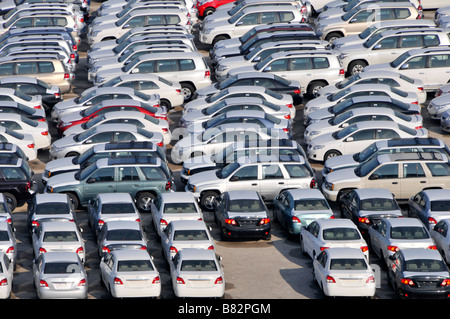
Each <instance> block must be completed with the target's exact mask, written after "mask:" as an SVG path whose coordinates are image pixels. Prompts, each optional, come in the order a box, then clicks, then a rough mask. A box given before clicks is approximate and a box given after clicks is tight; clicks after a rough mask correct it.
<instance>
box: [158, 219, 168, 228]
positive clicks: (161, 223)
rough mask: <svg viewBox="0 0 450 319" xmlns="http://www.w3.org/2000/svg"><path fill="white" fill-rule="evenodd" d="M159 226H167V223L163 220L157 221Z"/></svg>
mask: <svg viewBox="0 0 450 319" xmlns="http://www.w3.org/2000/svg"><path fill="white" fill-rule="evenodd" d="M159 224H160V225H161V226H167V221H166V220H165V219H162V218H161V219H160V220H159Z"/></svg>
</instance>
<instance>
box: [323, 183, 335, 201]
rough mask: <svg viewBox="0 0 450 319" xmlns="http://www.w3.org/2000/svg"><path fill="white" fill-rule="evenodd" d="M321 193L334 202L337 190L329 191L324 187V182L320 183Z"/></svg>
mask: <svg viewBox="0 0 450 319" xmlns="http://www.w3.org/2000/svg"><path fill="white" fill-rule="evenodd" d="M322 193H323V196H325V198H326V199H327V200H329V201H332V202H335V201H337V196H338V192H337V191H330V190H328V189H327V188H326V187H325V183H323V184H322Z"/></svg>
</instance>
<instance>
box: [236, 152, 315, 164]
mask: <svg viewBox="0 0 450 319" xmlns="http://www.w3.org/2000/svg"><path fill="white" fill-rule="evenodd" d="M236 162H238V163H241V164H248V163H267V162H275V163H276V162H282V163H291V162H294V163H297V164H301V165H304V164H306V163H307V162H306V160H305V158H304V157H303V156H302V155H298V154H272V155H250V156H241V157H239V158H237V160H236Z"/></svg>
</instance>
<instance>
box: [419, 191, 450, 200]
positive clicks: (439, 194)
mask: <svg viewBox="0 0 450 319" xmlns="http://www.w3.org/2000/svg"><path fill="white" fill-rule="evenodd" d="M423 193H425V194H426V195H427V197H428V198H429V199H430V200H431V201H433V200H449V199H450V189H425V190H423Z"/></svg>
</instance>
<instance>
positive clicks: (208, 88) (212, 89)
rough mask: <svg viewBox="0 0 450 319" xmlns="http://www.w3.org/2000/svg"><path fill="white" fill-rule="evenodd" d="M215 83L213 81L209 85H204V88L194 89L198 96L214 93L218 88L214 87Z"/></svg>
mask: <svg viewBox="0 0 450 319" xmlns="http://www.w3.org/2000/svg"><path fill="white" fill-rule="evenodd" d="M216 84H217V83H213V84H211V85H208V86H205V87H204V88H201V89H198V90H197V91H195V92H196V93H197V94H198V95H199V96H207V95H210V94H213V93H216V92H217V91H218V89H217V88H216Z"/></svg>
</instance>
